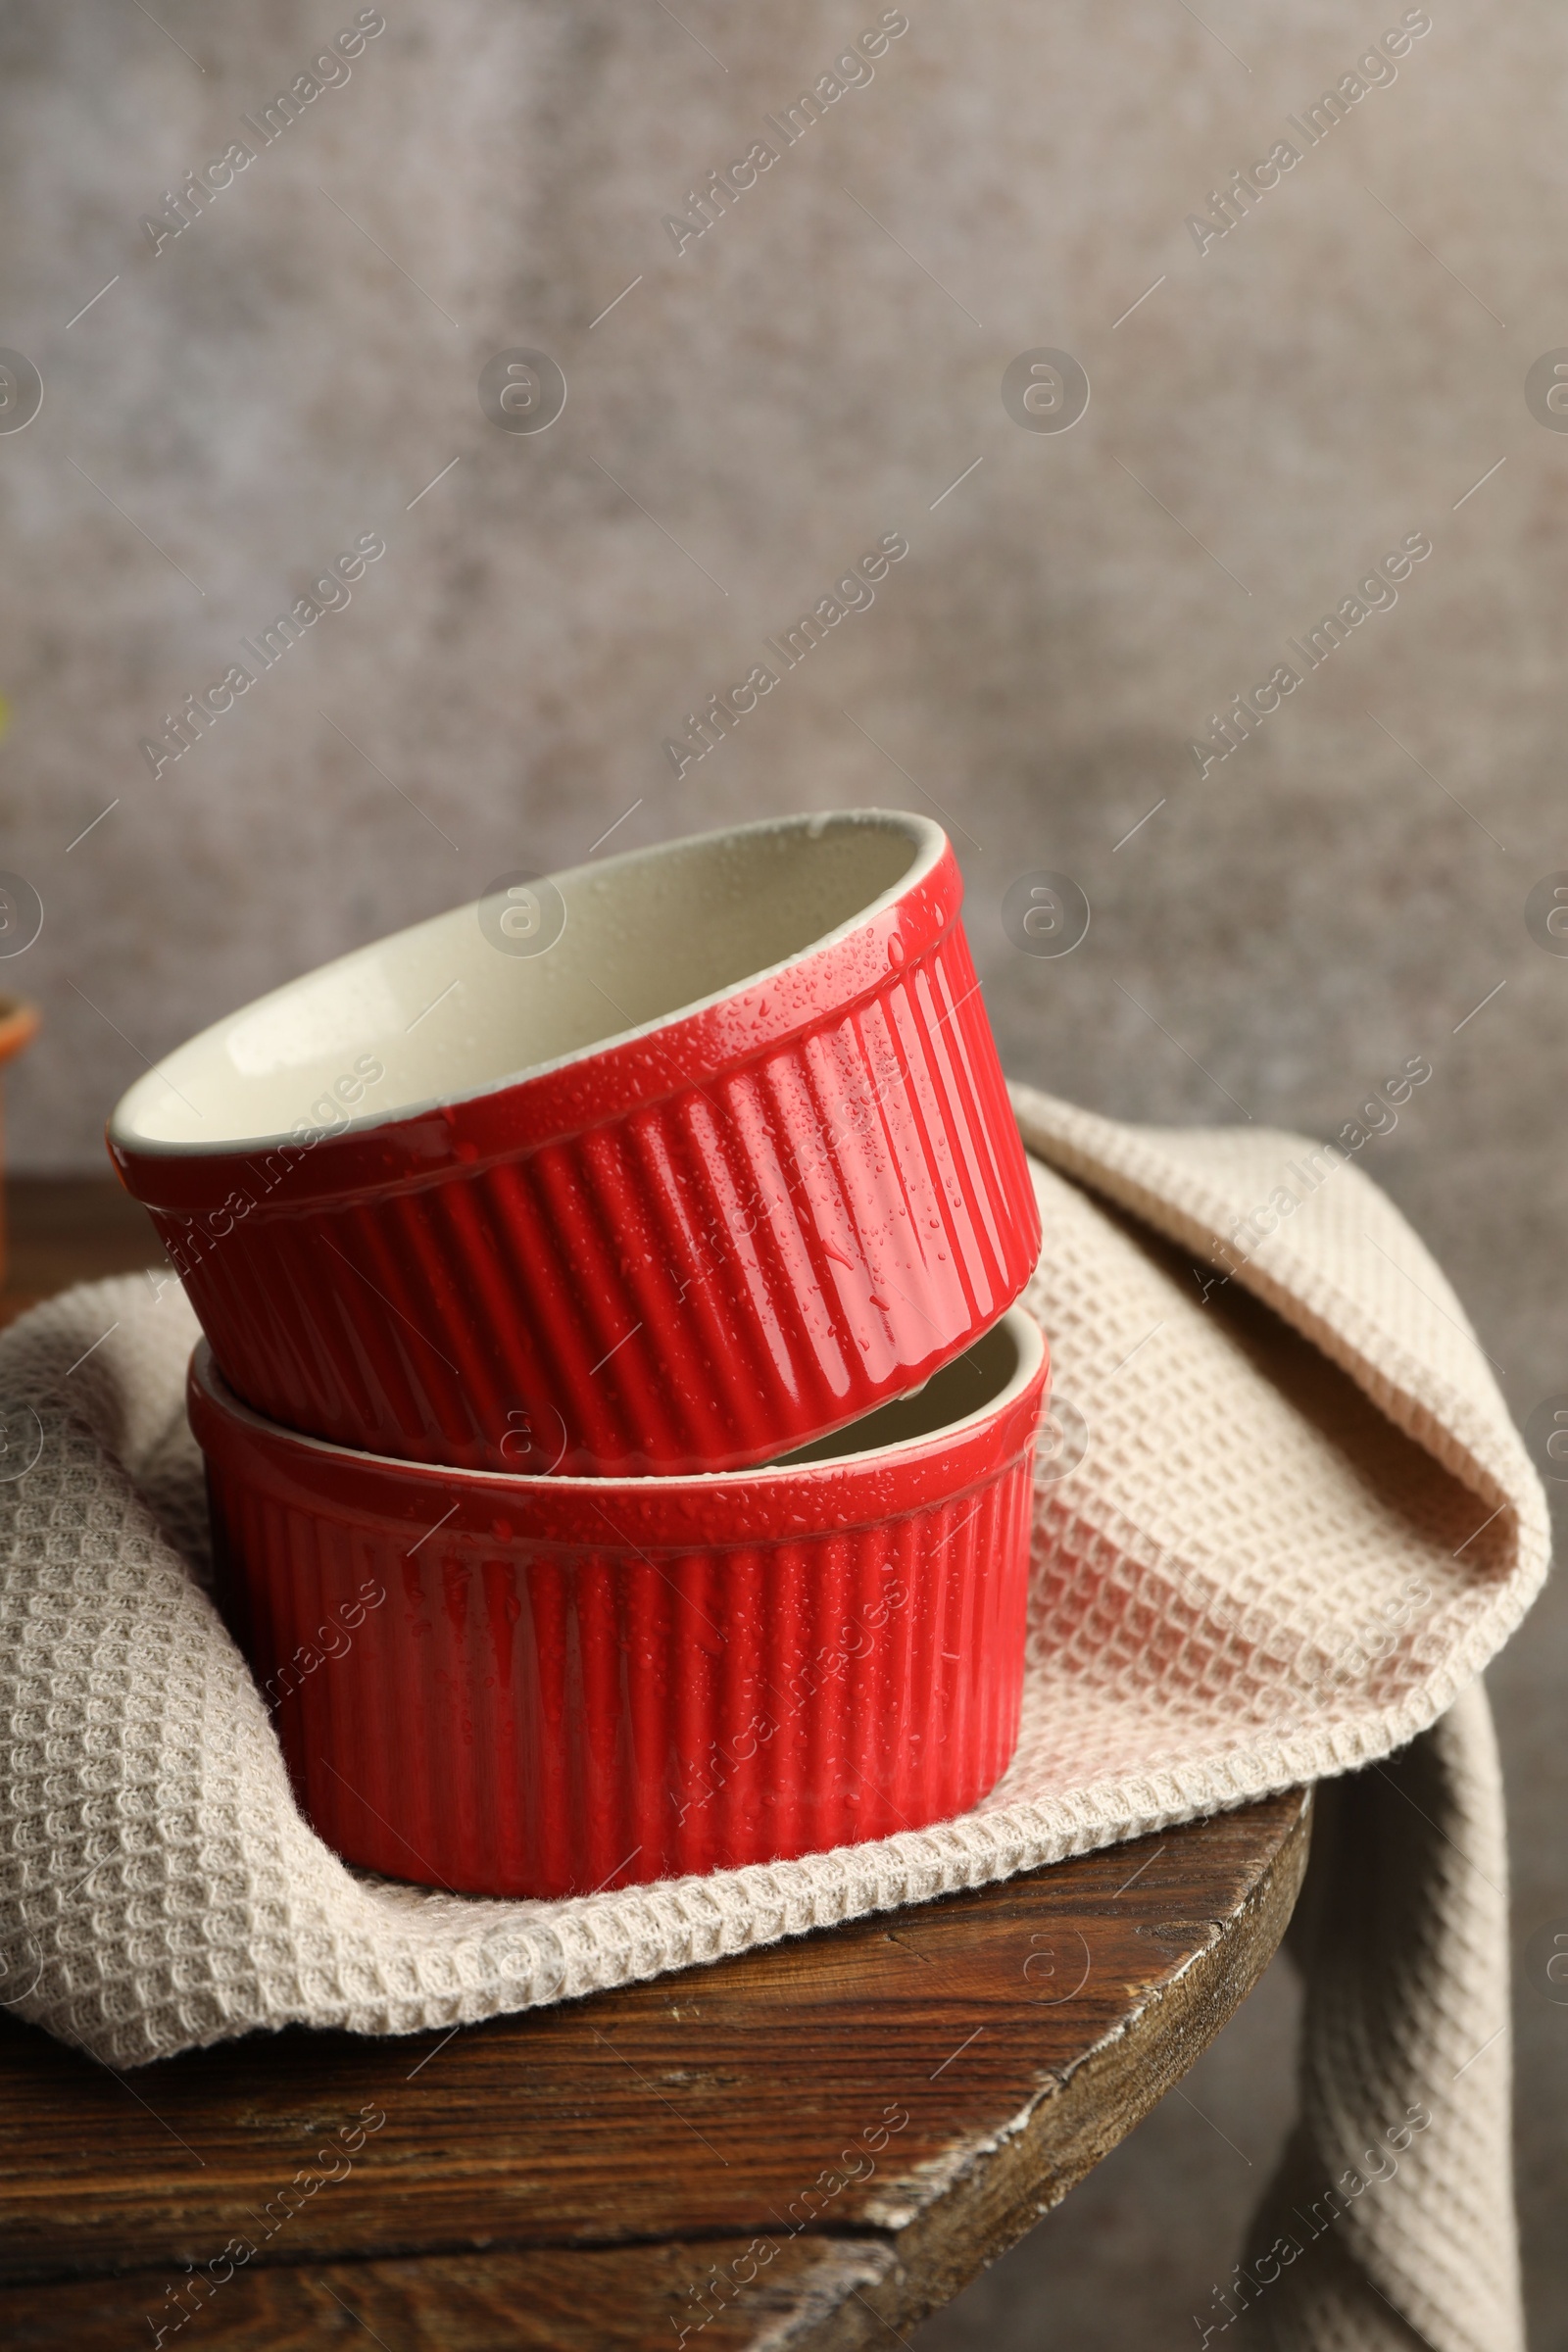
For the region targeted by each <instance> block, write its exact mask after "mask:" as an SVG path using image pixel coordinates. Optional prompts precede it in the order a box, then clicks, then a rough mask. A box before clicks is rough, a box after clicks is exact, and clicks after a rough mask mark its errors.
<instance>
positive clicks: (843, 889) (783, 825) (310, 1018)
mask: <svg viewBox="0 0 1568 2352" xmlns="http://www.w3.org/2000/svg"><path fill="white" fill-rule="evenodd" d="M942 846H943V836H942V832H941V829H940V828H939V827H938V826H936V825H934V824H932V823H931V822H929V820H928V819H926V818H924V817H918V816H908V815H904V814H902V813H899V812H897V811H891V810H880V809H874V810H857V811H848V812H845V813H842V814H838V815H833V816H825V817H822V816H818V817H794V818H786V819H783V820H781V821H778V822H770V823H766V824H761V825H747V826H743V827H740V828H738V829H736V830H734V831H731V832H726V833H711V834H708V835H706V836H704V837H702V838H700V839H698V840H694V841H682V842H674V843H671V844H669V845H667V846H665V847H662V848H659V849H654V850H643V851H633V852H631V853H629V854H628V855H626V856H623V857H619V858H606V859H604V860H602V861H597V862H595V863H594V864H591V865H580V866H576V867H574V868H572V869H571V871H569V872H566V873H562V874H557V875H554V876H552V877H550V879H549V882H548V883H546V884H541V885H540V886H538V889H537V891H536V894H535V895H536V899H537V901H538V905H539V911H540V916H541V919H542V922H543V925H544V927H545V930H546V931H549V932H551V933H553V932H554V931H555V930H556V928H557V924H558V920H559V917H560V915H561V913H562V912H563V911H564V928H562V929H561V930H560V934H559V937H555V938H554V944H552V945H551V946H549V947H548V948H546V949H545V950H544V951H543V952H542V953H537V954H534V953H521V954H518V953H512V952H509V951H506V950H504V949H503V948H502V947H500V946H498V945H497V944H495V943H496V939H497V937H498V929H497V925H498V918H499V916H500V915H501V914H502V913H503V912H505V910H506V902H505V901H504V900H499V899H497V900H488V901H481V902H479V903H478V904H477V905H470V906H466V907H454V908H453V909H452V910H451V912H450V913H447V914H439V915H436V916H434V917H433V918H432V919H431V920H430V921H428V922H423V923H417V924H416V925H415V926H414V928H413V929H412V930H408V931H400V932H397V933H396V934H394V936H393V937H391V938H390V939H383V940H378V941H377V942H376V943H375V944H374V945H373V946H371V947H368V948H361V949H358V950H357V951H356V952H355V953H354V954H353V955H351V956H343V957H341V958H340V959H339V961H337V962H336V963H329V964H326V965H323V966H322V968H321V969H320V970H319V971H317V972H312V973H311V974H309V975H308V977H306V978H305V979H302V980H295V981H291V982H290V983H289V985H288V986H287V987H285V988H280V989H277V990H276V991H274V993H273V994H272V995H271V996H269V997H263V998H261V999H260V1000H259V1001H258V1002H257V1003H256V1004H254V1005H247V1006H246V1007H245V1009H244V1010H243V1011H241V1012H236V1013H231V1014H230V1015H229V1016H228V1017H227V1018H226V1019H225V1020H221V1021H219V1022H217V1023H216V1024H215V1025H214V1026H213V1027H212V1028H211V1029H206V1030H204V1031H203V1032H202V1034H201V1035H200V1036H199V1037H195V1038H192V1039H191V1041H190V1043H189V1044H188V1045H184V1046H181V1047H180V1048H179V1049H178V1050H177V1051H176V1052H175V1053H173V1054H170V1055H169V1057H168V1058H167V1060H165V1061H162V1062H160V1063H159V1064H158V1066H157V1068H156V1069H153V1070H150V1071H149V1072H148V1073H147V1075H146V1077H145V1078H141V1079H138V1081H137V1083H136V1084H135V1085H134V1086H133V1087H132V1088H131V1089H130V1090H129V1092H128V1093H127V1094H126V1095H125V1096H124V1098H123V1101H122V1102H121V1103H120V1106H119V1108H118V1109H117V1111H116V1112H115V1115H114V1118H113V1120H112V1121H111V1127H110V1132H111V1135H112V1136H113V1138H114V1140H115V1141H116V1142H118V1143H121V1144H123V1145H126V1146H127V1147H129V1148H131V1149H140V1150H142V1151H147V1150H152V1151H158V1150H160V1149H162V1150H166V1151H175V1152H192V1151H194V1152H201V1151H203V1150H208V1151H219V1150H227V1151H232V1150H233V1149H234V1148H235V1146H236V1145H238V1146H247V1147H249V1146H261V1145H265V1144H268V1143H275V1142H277V1141H279V1140H281V1139H283V1138H285V1137H288V1136H290V1135H293V1136H296V1137H299V1136H302V1135H306V1134H320V1133H322V1132H336V1131H338V1130H341V1129H342V1128H344V1127H347V1126H351V1125H352V1126H358V1127H364V1126H370V1125H376V1124H379V1123H380V1122H382V1121H384V1120H386V1119H390V1118H396V1117H400V1116H403V1115H405V1114H406V1113H408V1112H410V1111H412V1110H416V1109H419V1108H422V1107H423V1106H425V1105H427V1104H429V1103H452V1102H458V1101H461V1100H463V1099H464V1098H465V1097H466V1096H470V1095H476V1094H481V1093H483V1092H485V1091H486V1090H487V1089H489V1088H491V1087H494V1086H495V1085H497V1084H498V1083H500V1082H502V1081H505V1080H507V1079H510V1078H515V1077H521V1076H524V1075H528V1074H531V1073H534V1072H537V1071H539V1070H541V1069H548V1068H551V1067H554V1066H558V1065H559V1064H561V1063H562V1062H565V1061H570V1060H571V1059H573V1058H575V1057H579V1056H581V1055H583V1054H589V1053H592V1052H593V1051H594V1050H595V1049H596V1048H597V1047H600V1046H603V1045H606V1044H609V1043H611V1042H612V1041H613V1040H616V1039H619V1038H624V1037H628V1036H635V1035H637V1034H638V1033H639V1032H640V1031H645V1030H647V1029H650V1028H652V1027H655V1026H657V1025H658V1024H659V1023H660V1022H662V1021H664V1020H667V1019H669V1018H670V1016H671V1015H672V1014H677V1013H681V1012H686V1011H692V1010H696V1009H697V1008H699V1007H700V1006H702V1005H706V1004H711V1003H713V1002H716V1001H717V1000H719V999H721V998H723V997H725V996H727V995H730V994H732V993H733V992H734V991H735V990H736V989H738V988H739V987H740V986H741V985H742V984H744V983H746V982H748V981H755V980H757V979H760V978H765V977H770V976H771V975H772V974H773V973H774V972H775V971H776V970H778V968H779V967H780V966H784V965H787V964H789V963H791V962H793V961H794V960H795V959H796V958H798V957H799V956H802V955H804V954H805V953H806V951H807V950H808V949H809V948H812V947H815V946H817V945H819V944H820V943H822V942H823V941H824V940H826V939H829V938H831V937H832V936H834V935H835V934H836V933H839V932H842V931H846V930H849V929H852V928H853V927H854V926H855V924H856V923H857V922H858V921H861V920H863V919H864V918H865V917H866V916H867V915H868V914H871V913H874V912H875V911H876V910H877V908H878V907H880V906H882V905H884V904H885V903H886V902H887V901H888V900H889V899H891V898H892V897H894V896H895V895H896V894H897V893H898V892H899V891H900V890H901V889H902V888H903V887H905V886H906V885H907V884H908V883H910V882H913V881H915V880H917V879H918V878H919V876H920V875H921V874H922V873H923V872H925V871H928V870H929V868H930V867H931V866H932V865H934V864H935V862H936V860H937V858H939V857H940V855H941V852H942ZM552 892H555V893H558V894H559V898H557V899H553V898H552V895H551V894H552ZM481 917H487V918H488V928H487V925H486V921H484V920H481ZM539 935H540V936H543V935H544V933H543V932H541V933H540V934H539ZM784 985H787V982H786V983H784Z"/></svg>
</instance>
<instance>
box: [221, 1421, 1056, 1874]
mask: <svg viewBox="0 0 1568 2352" xmlns="http://www.w3.org/2000/svg"><path fill="white" fill-rule="evenodd" d="M1038 1402H1039V1397H1038V1388H1037V1390H1036V1392H1035V1394H1034V1396H1033V1397H1031V1399H1030V1400H1029V1406H1028V1418H1027V1421H1026V1423H1025V1425H1024V1427H1023V1429H1022V1430H1021V1431H1020V1429H1019V1427H1018V1425H1017V1421H1016V1418H1015V1420H1014V1424H1013V1427H1012V1429H1011V1431H1010V1433H1009V1442H1008V1444H1007V1446H1006V1447H1005V1459H1002V1460H1000V1461H997V1462H995V1463H994V1464H993V1465H992V1466H991V1468H990V1469H989V1470H988V1471H987V1473H986V1475H984V1476H983V1477H982V1478H981V1479H980V1480H979V1481H978V1483H976V1484H973V1485H970V1486H967V1487H965V1488H964V1489H963V1490H962V1491H961V1492H956V1493H954V1494H952V1495H947V1496H944V1497H943V1498H942V1499H940V1500H932V1501H928V1502H927V1503H925V1504H924V1505H923V1506H922V1507H920V1508H918V1509H916V1510H913V1511H908V1512H906V1513H903V1514H901V1515H897V1516H893V1517H890V1518H888V1519H885V1520H882V1521H880V1522H878V1523H877V1524H874V1525H870V1526H858V1527H847V1528H841V1529H834V1530H825V1531H823V1532H809V1531H808V1530H804V1529H803V1530H802V1532H800V1533H798V1534H795V1535H786V1536H781V1537H779V1538H777V1539H774V1540H764V1541H759V1542H754V1543H751V1544H700V1545H696V1546H692V1547H688V1548H670V1547H660V1548H658V1549H656V1550H648V1549H646V1548H642V1547H637V1548H633V1547H631V1546H629V1545H626V1544H615V1543H614V1542H613V1539H612V1538H611V1537H610V1536H609V1534H608V1533H607V1540H606V1543H605V1544H604V1545H603V1546H602V1547H584V1546H582V1545H572V1544H551V1543H537V1542H531V1541H527V1540H518V1539H517V1538H515V1536H514V1537H510V1538H509V1537H502V1536H500V1535H497V1534H494V1533H491V1534H488V1535H487V1534H486V1533H484V1532H483V1531H482V1530H479V1529H476V1528H475V1527H474V1526H473V1525H472V1524H471V1523H470V1522H471V1519H472V1514H471V1513H465V1514H464V1524H463V1527H462V1530H461V1532H459V1533H458V1534H456V1535H454V1534H453V1533H452V1532H451V1529H450V1527H449V1528H441V1527H437V1528H436V1529H434V1530H433V1532H431V1533H429V1534H428V1535H425V1536H422V1537H416V1538H411V1535H410V1528H409V1525H408V1524H407V1523H406V1522H402V1521H397V1520H392V1519H388V1518H387V1517H385V1516H384V1515H380V1514H377V1513H374V1512H368V1511H366V1510H364V1509H360V1508H356V1507H353V1506H350V1505H348V1504H345V1503H339V1504H337V1505H335V1506H327V1505H325V1504H323V1503H322V1502H321V1501H320V1500H319V1498H313V1496H312V1495H310V1494H309V1492H308V1491H307V1490H306V1489H305V1488H303V1487H301V1486H299V1485H297V1484H294V1483H293V1482H291V1481H290V1480H289V1479H288V1478H287V1477H286V1476H285V1477H282V1478H276V1477H273V1476H271V1475H270V1474H269V1473H268V1472H267V1470H266V1469H265V1468H264V1467H263V1466H261V1465H259V1463H258V1461H257V1460H256V1458H255V1457H254V1456H250V1455H247V1453H246V1451H245V1449H244V1448H243V1447H242V1448H241V1449H240V1451H239V1452H238V1453H237V1454H235V1453H233V1452H232V1451H229V1450H227V1449H225V1447H223V1446H213V1445H209V1485H210V1493H211V1496H212V1504H213V1524H214V1532H215V1538H216V1544H217V1552H218V1560H219V1570H220V1591H221V1594H222V1596H223V1599H224V1603H225V1606H226V1607H227V1609H228V1611H229V1614H230V1617H231V1621H232V1622H233V1623H234V1625H235V1628H236V1632H237V1633H238V1635H239V1638H240V1640H241V1642H242V1643H243V1645H244V1646H245V1648H246V1650H247V1653H248V1655H249V1657H250V1659H251V1663H252V1665H253V1668H254V1670H255V1673H256V1675H257V1679H258V1681H259V1682H260V1684H261V1686H262V1688H263V1691H264V1692H265V1693H266V1694H267V1695H268V1697H269V1698H270V1700H271V1701H272V1702H273V1703H274V1704H275V1711H276V1722H277V1728H278V1732H279V1736H280V1738H281V1740H282V1744H283V1749H284V1753H285V1755H286V1757H287V1759H288V1764H289V1770H290V1773H291V1775H292V1777H293V1780H294V1785H295V1788H296V1790H297V1792H298V1795H299V1798H300V1801H301V1804H302V1806H303V1808H304V1810H305V1811H306V1813H307V1814H308V1816H309V1818H310V1819H311V1821H312V1822H313V1824H314V1825H315V1827H316V1829H317V1830H318V1831H319V1834H320V1835H321V1837H322V1838H325V1839H326V1841H327V1842H328V1843H329V1844H330V1845H332V1846H334V1847H335V1848H336V1850H337V1851H338V1852H339V1853H340V1854H342V1855H343V1856H344V1857H345V1858H346V1859H347V1860H349V1861H351V1862H354V1863H358V1864H361V1865H363V1866H365V1867H368V1868H369V1869H373V1870H377V1871H381V1872H384V1873H386V1874H387V1875H389V1876H392V1877H396V1878H403V1879H413V1880H417V1881H419V1882H421V1883H424V1884H427V1885H431V1886H443V1887H449V1888H451V1889H452V1890H454V1891H458V1892H466V1893H472V1894H488V1895H506V1896H523V1895H539V1896H556V1895H567V1894H585V1893H589V1892H592V1891H594V1890H596V1889H598V1888H601V1887H616V1886H631V1885H636V1884H641V1883H644V1882H646V1881H648V1880H652V1879H659V1878H667V1877H677V1876H682V1875H685V1874H687V1873H691V1872H700V1871H709V1870H715V1869H729V1868H736V1867H739V1866H741V1865H743V1864H747V1863H754V1862H763V1863H765V1862H771V1861H779V1860H784V1859H787V1858H789V1857H791V1856H794V1855H799V1854H803V1853H807V1852H810V1851H814V1850H820V1849H822V1848H824V1847H829V1846H834V1845H839V1844H844V1843H849V1842H852V1841H854V1840H857V1839H861V1838H880V1837H885V1836H888V1835H891V1834H892V1833H894V1832H896V1831H899V1830H906V1829H918V1828H921V1827H923V1826H925V1825H927V1824H929V1823H931V1822H934V1821H940V1820H944V1819H947V1818H950V1817H951V1816H953V1815H954V1814H956V1813H959V1812H961V1811H963V1810H965V1809H966V1808H967V1807H968V1806H970V1805H972V1804H974V1803H975V1802H976V1801H977V1800H978V1799H979V1798H980V1797H981V1796H983V1795H984V1794H985V1793H986V1791H987V1790H988V1789H991V1788H992V1787H993V1786H994V1784H995V1783H996V1781H997V1780H998V1779H999V1778H1000V1776H1001V1774H1002V1773H1003V1772H1004V1770H1005V1767H1006V1765H1007V1762H1008V1760H1009V1758H1010V1756H1011V1754H1012V1750H1013V1747H1014V1745H1015V1743H1016V1740H1017V1734H1018V1713H1019V1703H1020V1697H1021V1691H1022V1682H1023V1656H1024V1625H1025V1600H1026V1586H1027V1576H1028V1550H1029V1523H1030V1501H1031V1467H1032V1458H1033V1438H1032V1429H1033V1417H1034V1415H1035V1414H1036V1413H1037V1411H1038ZM1020 1440H1021V1444H1020ZM829 1491H830V1489H829V1488H828V1487H824V1489H823V1492H824V1494H825V1493H827V1492H829Z"/></svg>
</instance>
